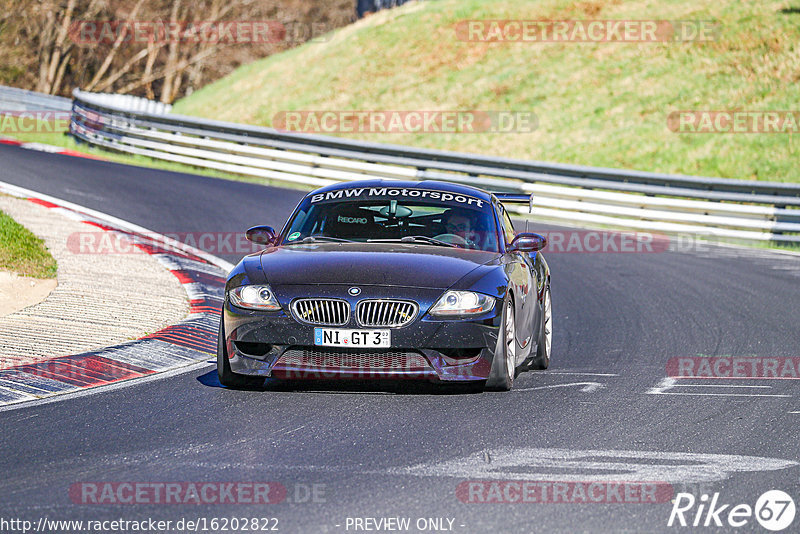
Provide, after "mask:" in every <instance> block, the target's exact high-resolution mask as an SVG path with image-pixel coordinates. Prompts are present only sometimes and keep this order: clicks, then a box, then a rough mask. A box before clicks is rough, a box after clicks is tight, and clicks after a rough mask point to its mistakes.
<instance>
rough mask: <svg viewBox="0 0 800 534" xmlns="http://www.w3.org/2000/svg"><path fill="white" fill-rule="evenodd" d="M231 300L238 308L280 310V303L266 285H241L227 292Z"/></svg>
mask: <svg viewBox="0 0 800 534" xmlns="http://www.w3.org/2000/svg"><path fill="white" fill-rule="evenodd" d="M228 296H230V298H231V302H233V303H234V304H235V305H237V306H239V307H240V308H248V309H251V310H272V311H274V310H280V309H281V305H280V304H278V299H276V298H275V293H273V292H272V289H270V287H269V286H267V285H258V286H241V287H237V288H234V289H232V290H230V291H229V292H228Z"/></svg>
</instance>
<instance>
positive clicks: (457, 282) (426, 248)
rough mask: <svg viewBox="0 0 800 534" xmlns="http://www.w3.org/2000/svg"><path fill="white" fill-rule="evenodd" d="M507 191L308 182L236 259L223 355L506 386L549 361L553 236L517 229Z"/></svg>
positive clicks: (230, 370) (281, 373) (338, 372)
mask: <svg viewBox="0 0 800 534" xmlns="http://www.w3.org/2000/svg"><path fill="white" fill-rule="evenodd" d="M503 201H524V202H527V201H528V198H527V197H524V196H521V195H513V194H503V193H497V194H492V193H488V192H486V191H482V190H480V189H476V188H473V187H467V186H462V185H456V184H452V183H444V182H433V181H423V182H400V181H394V180H391V181H390V180H370V181H363V182H348V183H341V184H336V185H332V186H328V187H325V188H322V189H318V190H316V191H313V192H311V193H309V194H308V195H307V196H306V197H305V198H303V200H302V201H301V202H300V204H299V205H298V206H297V208H296V209H295V211H294V213H293V214H292V216H291V217H290V218H289V221H288V222H287V223H286V225H285V226H284V228H283V230H282V231H281V232H280V234H277V233H276V232H275V231H274V230H273V229H272V228H270V227H267V226H256V227H254V228H251V229H250V230H248V231H247V236H248V239H250V240H251V241H253V242H256V243H261V244H264V245H268V246H267V248H266V249H265V250H263V251H262V252H260V253H257V254H252V255H250V256H247V257H245V258H244V259H243V260H242V261H241V262H239V264H238V265H237V266H236V267H235V268H234V269H233V271H231V273H230V275H229V276H228V281H227V284H226V287H225V302H224V305H223V313H222V321H221V324H220V331H219V343H218V350H217V368H218V372H219V379H220V382H221V383H222V384H223V385H226V386H233V387H236V386H245V385H250V384H252V383H253V381H254V380H256V379H259V380H261V381H262V382H263V379H264V378H266V377H276V378H284V379H336V378H343V379H374V378H384V379H395V378H415V379H424V380H432V381H441V382H451V381H452V382H459V381H460V382H468V381H472V382H479V383H485V386H486V388H488V389H494V390H508V389H510V388H511V387H512V385H513V383H514V377H515V375H516V373H517V372H518V371H520V370H523V369H530V368H533V369H544V368H546V367H547V366H548V364H549V362H550V346H551V340H552V310H551V303H550V271H549V269H548V267H547V263H546V262H545V259H544V257H543V256H542V253H541V252H539V251H540V250H541V249H542V248H544V247H545V245H546V240H545V238H544V237H542V236H540V235H538V234H532V233H516V232H515V231H514V228H513V225H512V223H511V218H510V217H509V215H508V213H506V210H505V208H504V207H503V204H502V202H503Z"/></svg>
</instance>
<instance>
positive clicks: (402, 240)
mask: <svg viewBox="0 0 800 534" xmlns="http://www.w3.org/2000/svg"><path fill="white" fill-rule="evenodd" d="M420 241H421V242H423V243H426V244H428V245H436V246H437V247H451V248H453V247H457V245H455V244H453V243H445V242H444V241H439V240H438V239H434V238H432V237H428V236H425V235H407V236H405V237H401V238H400V239H367V242H368V243H398V242H399V243H417V242H420Z"/></svg>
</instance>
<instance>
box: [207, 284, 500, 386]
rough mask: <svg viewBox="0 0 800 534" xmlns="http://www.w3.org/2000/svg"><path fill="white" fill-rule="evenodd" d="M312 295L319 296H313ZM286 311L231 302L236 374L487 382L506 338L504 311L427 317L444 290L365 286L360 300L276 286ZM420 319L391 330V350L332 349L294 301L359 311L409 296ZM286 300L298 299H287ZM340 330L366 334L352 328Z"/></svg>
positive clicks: (226, 314) (228, 314) (340, 291)
mask: <svg viewBox="0 0 800 534" xmlns="http://www.w3.org/2000/svg"><path fill="white" fill-rule="evenodd" d="M309 290H312V291H314V293H313V294H310V293H309ZM273 291H274V292H275V294H276V296H278V298H279V301H280V302H281V305H282V310H281V311H279V312H260V311H253V310H245V309H241V308H238V307H236V306H234V305H232V304H231V303H230V302H229V301H228V300H227V299H226V302H225V304H224V309H223V321H224V331H225V336H226V337H225V344H226V349H227V350H226V352H227V354H228V357H229V362H230V367H231V371H233V372H234V373H237V374H242V375H250V376H263V377H276V378H288V379H339V378H341V379H397V378H409V379H421V380H431V381H448V382H449V381H477V380H486V379H487V378H488V377H489V372H490V370H491V367H492V360H493V359H494V353H495V350H496V347H497V344H498V343H497V338H498V334H499V332H500V322H501V314H500V312H499V310H502V305H501V303H500V302H499V301H498V303H497V304H496V305H495V307H494V309H493V310H491V311H490V312H487V313H486V314H483V315H481V316H479V317H475V318H471V319H467V320H464V319H460V320H458V319H448V320H441V319H438V318H433V317H430V316H428V315H426V313H425V312H426V311H427V310H428V309H429V308H430V307H431V306H432V305H433V303H434V302H435V301H436V299H438V298H439V296H440V295H441V294H442V290H438V289H417V288H414V289H413V290H411V289H409V290H407V291H402V290H401V292H402V293H404V294H398V291H397V288H384V287H378V286H375V287H365V288H363V294H361V295H359V296H358V297H350V296H348V295H347V287H345V286H342V287H339V286H336V287H324V288H322V289H320V286H315V287H313V288H299V287H294V288H287V287H283V288H273ZM412 291H413V299H414V300H415V301H417V302H418V303H419V306H420V313H419V315H418V316H417V318H416V319H415V320H414V321H413V322H412V323H411V324H409V325H407V326H404V327H400V328H391V331H392V340H391V348H389V349H353V348H346V349H340V348H332V347H320V346H315V345H314V329H315V328H318V327H319V326H318V325H309V324H305V323H302V322H299V321H298V320H296V319H295V318H294V317H293V316H292V315H291V313H290V312H289V311H288V310H289V309H290V304H291V302H292V300H293V299H294V298H303V297H335V298H344V299H346V300H348V301H349V302H350V304H351V309H356V303H357V302H358V300H361V299H364V298H403V299H408V298H409V292H412ZM282 295H292V297H291V298H282ZM337 328H360V327H359V326H357V325H356V324H355V321H354V320H353V319H352V318H351V321H350V323H348V324H347V325H344V326H341V327H337Z"/></svg>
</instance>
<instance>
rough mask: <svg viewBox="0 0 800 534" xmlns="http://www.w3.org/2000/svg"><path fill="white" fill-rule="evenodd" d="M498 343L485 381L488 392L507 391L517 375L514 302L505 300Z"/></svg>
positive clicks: (508, 299) (509, 299)
mask: <svg viewBox="0 0 800 534" xmlns="http://www.w3.org/2000/svg"><path fill="white" fill-rule="evenodd" d="M500 330H501V337H502V339H500V340H499V341H500V343H498V350H497V352H496V353H495V355H494V361H493V362H492V372H491V374H490V375H489V379H488V380H487V381H486V389H487V390H489V391H508V390H510V389H511V388H512V386H513V385H514V377H515V376H516V374H517V340H516V323H515V322H514V302H513V301H512V300H511V298H510V297H509V298H507V299H506V304H505V308H504V310H503V321H502V327H501V329H500Z"/></svg>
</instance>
